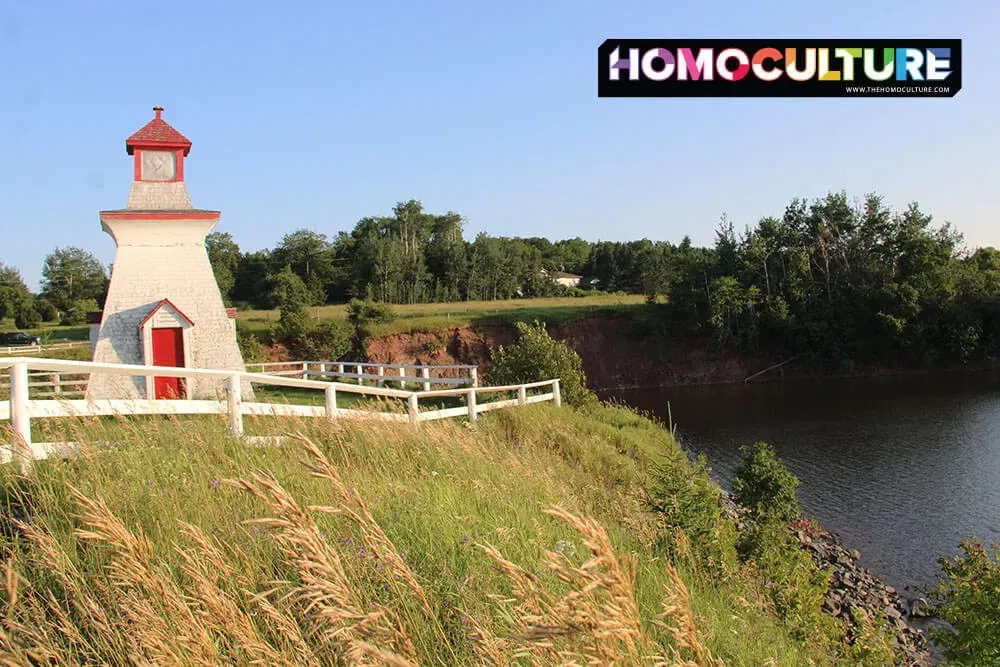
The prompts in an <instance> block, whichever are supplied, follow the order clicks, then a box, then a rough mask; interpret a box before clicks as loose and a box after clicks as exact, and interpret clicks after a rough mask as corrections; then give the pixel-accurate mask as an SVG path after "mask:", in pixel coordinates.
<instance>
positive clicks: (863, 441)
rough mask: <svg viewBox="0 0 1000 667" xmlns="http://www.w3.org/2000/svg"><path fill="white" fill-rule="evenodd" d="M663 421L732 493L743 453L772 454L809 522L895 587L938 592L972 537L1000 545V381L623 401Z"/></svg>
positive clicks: (909, 382)
mask: <svg viewBox="0 0 1000 667" xmlns="http://www.w3.org/2000/svg"><path fill="white" fill-rule="evenodd" d="M611 396H613V397H615V398H618V399H620V400H622V401H624V402H626V403H628V404H629V405H633V406H635V407H637V408H640V409H643V410H647V411H649V412H652V413H653V414H655V415H657V416H659V417H660V418H661V419H663V420H664V421H666V419H667V404H668V402H669V404H670V408H671V412H672V415H673V420H674V423H675V424H677V430H678V435H679V437H680V439H681V441H682V443H683V444H684V446H685V447H687V448H688V449H689V450H690V451H692V452H695V453H704V454H706V455H707V456H708V457H709V460H710V463H711V465H712V468H713V470H714V473H715V475H716V476H717V478H718V479H719V481H720V482H722V483H723V486H728V482H729V480H730V479H731V477H732V473H733V471H734V470H735V468H736V466H737V465H738V463H739V458H740V455H739V451H738V449H739V447H740V445H743V444H747V443H750V442H753V441H755V440H764V441H766V442H769V443H771V444H772V445H773V446H774V448H775V450H776V451H777V452H778V454H779V455H780V456H781V457H782V459H783V460H784V461H785V463H786V464H787V465H788V467H789V468H790V469H791V470H792V471H793V472H794V473H795V474H796V475H797V476H798V477H799V479H801V480H802V486H801V487H800V489H799V499H800V501H801V503H802V507H803V510H804V512H805V513H806V514H808V515H810V516H812V517H814V518H816V519H817V520H819V521H820V522H821V523H823V524H824V525H826V526H827V527H828V528H829V529H830V530H833V531H834V532H836V533H839V534H840V536H841V537H842V538H843V540H844V542H845V543H846V544H847V546H848V547H849V548H854V549H858V550H859V551H861V553H862V564H863V565H864V566H866V567H869V568H870V569H871V570H872V571H873V572H875V573H876V574H877V575H879V576H880V577H882V578H883V579H884V580H885V581H886V582H887V583H889V584H891V585H893V586H896V587H897V588H899V589H901V590H902V589H903V587H904V586H913V585H922V584H929V583H931V582H933V581H934V579H935V578H936V576H937V573H938V569H937V559H938V558H939V557H940V556H941V555H944V554H949V555H951V554H955V553H957V548H958V542H959V541H960V540H962V539H964V538H966V537H969V536H973V535H975V536H978V537H979V538H981V539H983V540H985V541H988V540H991V539H992V540H1000V383H998V378H997V376H996V375H995V374H986V373H981V374H976V375H971V376H946V377H941V376H938V377H932V376H921V377H906V378H875V379H837V380H821V381H820V380H816V381H813V380H808V381H807V380H799V381H786V382H781V383H778V382H775V383H768V384H762V385H733V386H722V385H720V386H706V387H684V388H672V389H657V390H642V391H638V390H635V391H633V390H630V391H622V392H614V393H613V394H608V395H607V396H605V397H611Z"/></svg>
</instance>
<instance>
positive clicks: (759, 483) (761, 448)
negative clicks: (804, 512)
mask: <svg viewBox="0 0 1000 667" xmlns="http://www.w3.org/2000/svg"><path fill="white" fill-rule="evenodd" d="M741 451H742V453H743V461H742V462H741V463H740V466H739V468H737V469H736V474H735V476H734V478H733V495H734V496H735V498H736V502H738V503H740V504H741V505H743V506H744V507H746V508H748V509H749V510H750V511H751V512H752V513H753V515H754V516H756V517H758V518H760V519H774V520H777V521H780V522H783V523H787V522H789V521H792V520H794V519H797V518H798V517H799V500H798V495H797V493H796V490H797V489H798V487H799V480H798V478H797V477H796V476H795V475H794V474H792V473H791V471H789V470H788V469H787V468H786V467H785V466H784V464H783V463H782V462H781V461H780V460H779V459H778V456H777V455H776V454H775V452H774V448H773V447H771V445H769V444H767V443H766V442H755V443H754V444H752V445H750V446H747V447H743V448H741Z"/></svg>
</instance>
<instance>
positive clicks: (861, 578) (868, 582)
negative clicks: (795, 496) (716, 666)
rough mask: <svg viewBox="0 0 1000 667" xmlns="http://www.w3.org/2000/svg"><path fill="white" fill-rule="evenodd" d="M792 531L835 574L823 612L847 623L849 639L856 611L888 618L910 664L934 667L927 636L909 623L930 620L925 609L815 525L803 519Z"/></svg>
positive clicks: (852, 630)
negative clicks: (923, 619) (909, 599)
mask: <svg viewBox="0 0 1000 667" xmlns="http://www.w3.org/2000/svg"><path fill="white" fill-rule="evenodd" d="M792 529H793V530H794V531H795V535H796V537H797V538H798V541H799V543H800V544H801V545H802V547H803V548H804V549H805V550H806V551H808V552H809V553H810V555H812V557H813V559H814V560H815V561H816V563H817V564H818V565H819V566H820V567H829V568H830V569H831V570H832V575H831V577H830V587H829V589H827V592H826V596H825V599H824V601H823V611H824V612H826V613H828V614H830V615H831V616H833V617H834V618H838V619H840V620H841V621H843V622H844V623H845V624H846V625H847V627H848V636H849V637H850V636H851V634H852V633H853V632H854V631H855V630H856V628H857V624H858V619H856V618H855V616H854V613H853V612H852V609H855V608H860V609H863V610H864V612H865V613H866V614H867V615H868V616H869V617H872V616H874V615H884V616H885V618H886V620H887V621H888V623H889V624H890V626H891V628H892V631H893V632H894V636H893V641H894V643H895V645H896V648H898V649H899V650H900V652H901V653H902V654H903V655H904V656H905V658H906V664H907V665H914V666H916V665H920V666H923V665H931V664H933V662H932V659H931V649H930V645H929V642H928V641H927V637H926V635H925V634H924V633H923V632H922V631H921V630H919V629H917V628H915V627H912V626H911V625H910V623H909V621H910V620H912V619H914V618H923V617H925V616H926V614H925V613H924V611H923V609H925V608H926V607H925V605H922V604H920V602H919V601H917V602H910V601H908V600H906V599H904V598H903V597H901V596H900V595H899V593H898V592H897V591H896V589H894V588H893V587H892V586H887V585H886V584H884V583H883V582H882V581H880V580H879V579H878V578H876V577H875V576H874V575H873V574H872V573H871V572H870V571H869V570H868V569H867V568H863V567H860V566H859V565H858V563H857V561H858V559H859V558H860V557H861V554H860V553H858V552H857V551H849V550H847V549H845V548H844V546H843V545H842V544H841V543H840V540H839V539H838V538H837V536H836V535H834V534H833V533H831V532H830V531H828V530H826V529H825V528H823V527H822V526H820V525H819V524H817V523H816V522H815V521H810V520H807V519H799V520H797V521H795V522H793V523H792Z"/></svg>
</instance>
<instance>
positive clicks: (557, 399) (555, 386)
mask: <svg viewBox="0 0 1000 667" xmlns="http://www.w3.org/2000/svg"><path fill="white" fill-rule="evenodd" d="M552 401H553V402H554V403H555V404H556V407H557V408H560V407H562V394H561V393H559V379H558V378H556V379H555V380H553V381H552Z"/></svg>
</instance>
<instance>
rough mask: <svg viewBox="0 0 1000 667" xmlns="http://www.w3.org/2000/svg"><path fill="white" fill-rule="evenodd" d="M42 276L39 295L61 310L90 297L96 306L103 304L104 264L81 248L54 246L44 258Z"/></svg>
mask: <svg viewBox="0 0 1000 667" xmlns="http://www.w3.org/2000/svg"><path fill="white" fill-rule="evenodd" d="M42 277H43V280H42V291H41V296H42V297H44V298H46V299H48V300H49V301H51V302H52V303H53V304H54V305H55V307H56V308H58V309H59V310H61V311H67V310H70V309H71V308H72V307H73V304H74V303H76V302H78V301H81V300H86V299H94V301H96V302H97V304H98V307H100V306H101V305H103V304H104V297H105V296H106V293H107V289H108V277H107V274H106V273H105V271H104V265H103V264H101V262H100V261H99V260H98V259H97V258H96V257H95V256H94V255H92V254H90V253H89V252H87V251H85V250H82V249H80V248H75V247H69V248H56V249H55V251H54V252H52V253H51V254H49V255H48V256H47V257H46V258H45V264H44V266H43V267H42Z"/></svg>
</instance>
